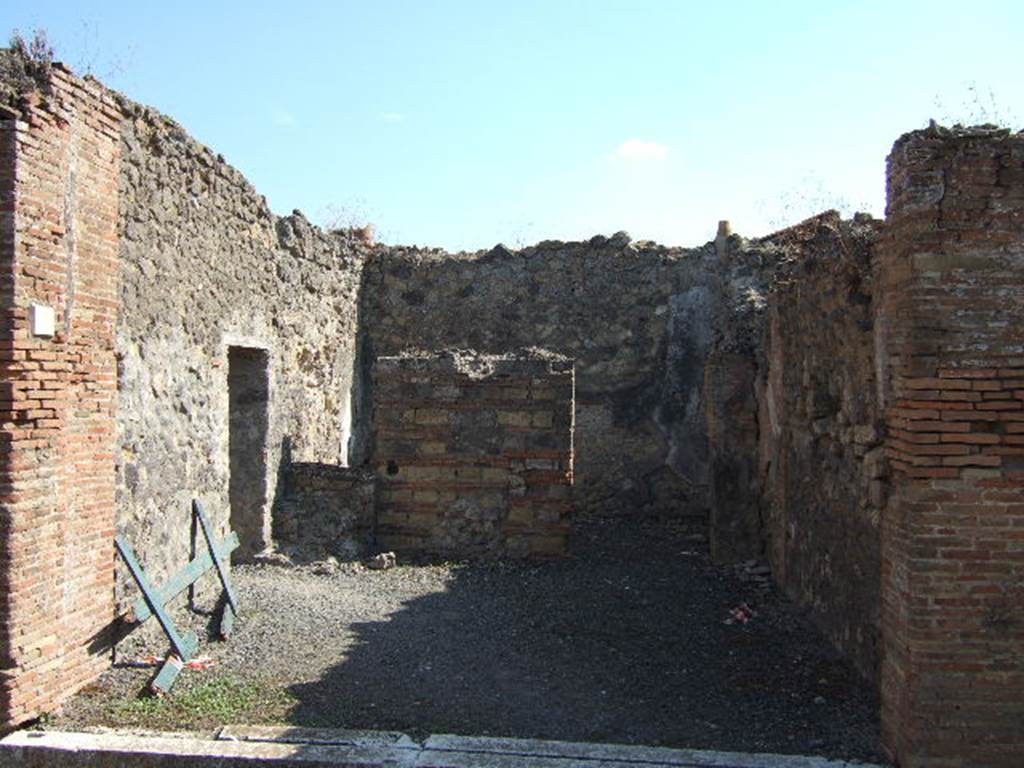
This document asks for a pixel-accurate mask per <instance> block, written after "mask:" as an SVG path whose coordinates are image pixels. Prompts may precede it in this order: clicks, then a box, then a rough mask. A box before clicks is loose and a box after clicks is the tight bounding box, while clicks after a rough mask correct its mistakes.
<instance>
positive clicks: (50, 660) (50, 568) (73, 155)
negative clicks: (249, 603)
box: [0, 60, 120, 726]
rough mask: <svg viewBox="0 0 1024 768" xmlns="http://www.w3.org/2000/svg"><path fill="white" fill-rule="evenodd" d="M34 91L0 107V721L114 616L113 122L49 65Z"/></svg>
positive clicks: (66, 690) (94, 671)
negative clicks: (41, 314) (38, 315)
mask: <svg viewBox="0 0 1024 768" xmlns="http://www.w3.org/2000/svg"><path fill="white" fill-rule="evenodd" d="M12 61H13V60H5V61H4V62H3V65H4V68H6V67H7V66H8V65H10V64H11V63H12ZM13 63H14V64H17V63H18V62H17V61H13ZM38 85H40V86H41V87H42V89H43V90H35V91H34V92H32V93H26V94H21V95H20V96H19V95H18V94H16V93H14V94H13V97H11V94H9V98H10V103H11V106H12V107H13V109H12V110H11V111H8V110H7V109H6V108H5V109H3V110H2V111H0V267H2V269H0V273H2V274H0V312H2V313H3V323H2V326H0V373H2V376H0V725H3V726H10V725H14V724H18V723H22V722H24V721H26V720H29V719H31V718H34V717H37V716H39V715H41V714H42V713H44V712H48V711H51V710H52V709H54V708H55V707H56V706H58V705H59V704H60V703H61V702H62V701H63V700H64V699H66V698H68V697H69V696H71V695H73V694H74V693H75V692H76V691H77V690H79V689H80V688H81V687H82V686H83V685H84V684H86V683H87V682H89V681H90V680H92V679H93V678H94V677H95V676H96V675H98V674H99V673H100V672H102V671H103V670H104V669H106V667H107V666H108V665H109V639H110V638H109V630H110V625H111V623H112V621H113V619H114V605H113V558H114V550H113V529H114V517H115V515H114V488H115V477H114V462H113V457H114V453H115V451H116V442H115V428H114V411H115V404H116V403H115V400H116V392H115V383H116V379H115V356H114V343H115V323H116V320H117V314H118V307H119V298H118V272H119V270H118V232H117V216H118V211H117V184H118V174H119V153H120V143H119V130H120V125H119V113H118V110H117V106H116V104H114V102H113V100H112V99H111V98H110V96H109V94H108V93H107V92H105V91H104V89H103V88H102V87H101V86H99V85H98V84H96V83H94V82H83V81H81V80H78V79H77V78H75V77H73V76H71V75H70V74H69V73H68V72H67V71H66V70H64V69H62V68H60V67H57V66H55V67H54V68H53V69H52V70H51V71H50V72H49V73H48V74H45V76H42V77H41V81H40V83H38ZM0 90H2V89H0ZM33 305H38V306H39V307H42V308H44V311H45V310H46V309H48V310H52V311H53V313H54V319H55V323H54V327H53V329H52V331H51V330H48V329H43V328H36V329H35V330H36V331H38V333H37V332H35V331H34V330H33V325H32V321H31V318H32V314H33V311H34V310H33Z"/></svg>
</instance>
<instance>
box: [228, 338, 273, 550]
mask: <svg viewBox="0 0 1024 768" xmlns="http://www.w3.org/2000/svg"><path fill="white" fill-rule="evenodd" d="M269 399H270V380H269V375H268V357H267V351H266V350H265V349H255V348H252V347H230V348H229V349H228V421H229V427H228V430H229V434H228V453H229V456H230V469H231V479H230V482H229V485H228V494H229V498H230V502H231V528H232V529H233V530H234V531H236V532H237V533H238V538H239V542H240V546H239V547H238V549H237V550H235V553H234V555H233V556H232V560H233V561H236V562H246V561H249V560H252V558H253V555H255V554H256V553H257V552H259V551H260V550H262V549H263V548H264V547H265V546H266V544H267V541H268V537H267V532H266V528H267V430H268V426H269V414H268V403H269Z"/></svg>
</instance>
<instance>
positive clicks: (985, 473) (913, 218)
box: [876, 127, 1024, 768]
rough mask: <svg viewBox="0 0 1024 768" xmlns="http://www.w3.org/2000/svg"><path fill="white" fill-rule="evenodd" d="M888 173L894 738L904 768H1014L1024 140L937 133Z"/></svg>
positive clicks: (1018, 724)
mask: <svg viewBox="0 0 1024 768" xmlns="http://www.w3.org/2000/svg"><path fill="white" fill-rule="evenodd" d="M888 163H889V166H888V209H887V222H886V225H887V226H886V232H885V237H884V239H883V241H882V243H881V247H880V250H879V283H880V285H879V288H880V295H881V296H882V301H881V302H880V303H879V306H878V310H877V312H878V321H877V323H876V328H877V335H878V342H877V346H878V349H879V352H880V354H879V370H880V372H881V375H880V377H879V384H880V388H879V389H880V393H881V395H882V398H883V401H884V405H885V415H886V422H887V425H888V433H887V437H886V450H887V452H888V454H889V458H890V461H891V465H892V469H893V483H892V487H893V492H892V495H891V498H890V500H889V504H888V506H887V508H886V510H885V514H884V524H883V527H882V565H883V571H882V608H881V610H882V640H883V647H884V662H883V668H882V684H881V693H882V728H883V736H884V739H885V742H886V745H887V747H888V748H889V750H890V751H891V753H892V754H893V756H894V757H895V759H896V760H897V761H898V762H899V764H900V765H901V766H902V767H903V768H933V767H935V768H937V767H938V766H942V768H949V767H953V768H961V766H963V767H964V768H967V767H968V766H985V767H986V768H1011V766H1019V765H1020V764H1021V756H1022V755H1024V695H1022V691H1024V613H1022V611H1021V608H1022V606H1024V134H1016V135H1013V134H1010V133H1009V132H1008V131H998V130H992V129H984V128H983V129H971V130H953V131H948V130H945V129H941V128H937V127H933V128H931V129H928V130H924V131H917V132H914V133H910V134H907V135H905V136H904V137H902V138H901V139H900V140H899V141H897V142H896V144H895V146H894V147H893V150H892V153H891V154H890V156H889V161H888Z"/></svg>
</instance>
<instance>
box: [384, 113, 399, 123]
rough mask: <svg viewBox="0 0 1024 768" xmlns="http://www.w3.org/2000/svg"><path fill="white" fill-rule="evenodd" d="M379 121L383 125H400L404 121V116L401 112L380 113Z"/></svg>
mask: <svg viewBox="0 0 1024 768" xmlns="http://www.w3.org/2000/svg"><path fill="white" fill-rule="evenodd" d="M380 119H381V120H383V121H384V122H385V123H401V122H402V121H403V120H405V115H404V114H402V113H401V112H381V113H380Z"/></svg>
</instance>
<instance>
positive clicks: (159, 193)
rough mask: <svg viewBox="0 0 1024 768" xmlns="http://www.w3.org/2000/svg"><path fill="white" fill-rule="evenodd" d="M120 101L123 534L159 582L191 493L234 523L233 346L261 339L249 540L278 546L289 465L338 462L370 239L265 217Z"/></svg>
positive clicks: (186, 529)
mask: <svg viewBox="0 0 1024 768" xmlns="http://www.w3.org/2000/svg"><path fill="white" fill-rule="evenodd" d="M120 108H121V111H122V113H123V120H122V123H121V151H122V157H123V162H122V166H121V183H120V187H121V211H120V230H121V232H120V234H121V261H122V265H123V266H122V287H121V298H122V302H123V307H124V309H123V314H122V316H121V322H120V323H119V326H118V338H117V350H118V360H119V382H118V389H119V409H118V414H119V416H118V445H119V453H118V460H117V466H118V473H117V478H118V530H119V531H120V532H121V533H123V534H124V535H126V536H127V538H128V539H129V540H130V541H131V542H132V544H133V546H134V547H135V549H136V551H137V552H138V553H139V555H140V557H141V558H142V560H143V562H144V564H145V566H146V568H147V569H148V572H149V573H150V575H151V576H152V577H153V578H154V579H156V580H158V581H159V580H162V579H163V578H166V577H167V576H168V575H169V574H170V573H172V572H174V571H175V570H177V569H178V568H180V567H181V566H182V565H184V564H185V563H187V562H188V558H189V553H190V546H191V534H190V530H191V527H190V518H189V515H190V501H191V499H192V498H193V497H197V498H200V499H202V500H203V501H204V503H205V507H206V509H207V511H208V514H209V515H210V517H211V519H212V520H213V523H214V525H215V526H216V527H217V529H218V531H219V533H221V534H223V533H224V531H225V530H226V528H227V526H228V523H229V475H230V471H229V469H230V458H229V449H230V445H229V443H230V441H229V411H230V405H229V367H230V366H229V350H230V348H231V347H246V348H255V349H261V350H264V351H265V352H266V360H267V368H268V371H267V376H268V378H269V384H268V397H267V404H266V407H267V409H268V414H267V428H266V447H265V453H264V455H263V456H262V457H261V459H262V461H263V463H264V464H265V466H266V468H267V472H266V489H265V492H263V493H259V494H257V495H258V496H260V497H262V498H265V499H266V502H265V504H264V505H263V506H264V508H263V509H262V510H260V511H259V515H260V521H259V522H258V524H257V525H256V532H255V534H254V535H252V536H250V537H249V538H251V539H252V540H251V541H248V542H243V545H244V550H243V551H246V552H250V553H251V552H253V551H257V550H260V549H262V548H263V547H265V546H267V545H269V544H270V543H271V540H272V523H271V517H272V516H271V509H272V505H273V503H274V497H275V493H276V492H277V490H278V488H279V485H281V484H283V480H280V481H279V472H280V471H281V469H282V465H286V464H287V462H288V461H291V460H294V461H297V462H314V463H323V464H344V463H345V462H346V458H347V434H348V431H349V427H348V418H349V392H350V386H351V381H352V367H353V360H354V351H355V339H356V327H355V326H356V315H357V294H358V291H359V285H360V272H361V270H362V266H363V262H364V260H365V255H366V251H367V250H368V246H366V245H365V244H364V243H362V242H361V241H360V240H359V239H358V238H357V237H355V236H353V235H352V234H351V233H334V234H329V233H325V232H322V231H320V230H318V229H317V228H315V227H313V226H311V225H310V224H309V223H308V222H307V221H306V220H305V219H304V218H303V217H302V215H301V214H298V213H296V214H295V215H292V216H288V217H284V218H279V217H276V216H274V215H273V214H272V213H271V212H270V210H269V208H268V207H267V203H266V200H265V199H264V198H263V197H262V196H260V195H259V194H258V193H257V192H256V191H255V190H254V189H253V188H252V186H251V185H250V184H249V182H248V181H246V179H245V178H244V177H243V176H242V175H241V174H240V173H239V172H238V171H236V170H235V169H234V168H232V167H231V166H230V165H228V164H227V163H226V162H224V160H223V158H221V157H219V156H217V155H215V154H214V153H213V152H212V151H211V150H210V149H208V148H207V147H204V146H202V145H201V144H199V143H197V142H196V141H194V140H193V139H192V138H190V137H189V136H188V134H187V133H186V132H185V131H184V130H183V129H182V128H181V127H180V126H178V125H177V124H176V123H174V122H173V121H172V120H170V119H169V118H167V117H165V116H163V115H161V114H160V113H158V112H156V111H155V110H152V109H149V108H147V107H143V106H140V105H138V104H135V103H133V102H130V101H128V100H126V99H121V102H120ZM285 447H287V448H288V450H283V449H284V448H285ZM332 530H335V531H336V529H335V528H332ZM121 576H122V578H121V579H119V585H120V586H121V587H122V588H124V585H125V579H124V578H123V577H124V576H125V574H124V573H121ZM211 579H212V577H211ZM211 583H212V581H211Z"/></svg>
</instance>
